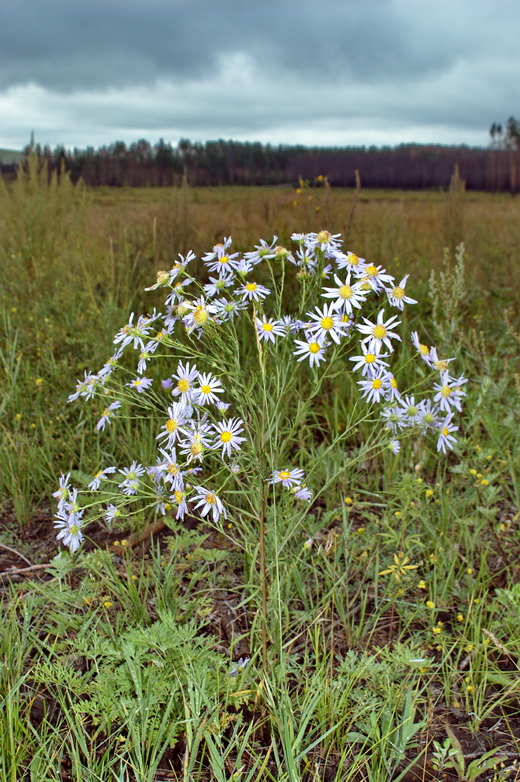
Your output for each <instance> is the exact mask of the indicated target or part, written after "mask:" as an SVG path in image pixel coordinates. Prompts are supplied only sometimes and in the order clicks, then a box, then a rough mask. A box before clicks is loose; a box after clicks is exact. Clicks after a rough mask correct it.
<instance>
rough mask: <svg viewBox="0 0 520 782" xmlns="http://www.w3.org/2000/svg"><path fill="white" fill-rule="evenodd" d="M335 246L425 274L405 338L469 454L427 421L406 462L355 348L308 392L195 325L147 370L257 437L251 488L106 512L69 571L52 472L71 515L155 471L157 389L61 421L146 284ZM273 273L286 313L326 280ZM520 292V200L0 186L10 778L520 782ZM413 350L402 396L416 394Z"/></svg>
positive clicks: (43, 180)
mask: <svg viewBox="0 0 520 782" xmlns="http://www.w3.org/2000/svg"><path fill="white" fill-rule="evenodd" d="M323 229H326V230H327V231H330V232H331V233H332V234H336V233H341V234H342V235H343V237H346V239H345V245H344V249H348V250H350V251H352V252H353V253H356V254H357V255H358V256H360V257H362V258H365V259H367V261H369V262H370V263H371V264H375V265H376V266H379V265H382V266H383V267H384V268H385V269H387V270H388V272H389V273H390V274H392V275H394V277H395V278H396V280H397V281H398V282H399V281H400V280H402V279H403V278H405V275H408V274H409V275H410V277H409V279H408V281H407V282H405V283H401V284H403V285H404V284H406V294H407V295H409V296H411V297H413V299H415V300H417V302H418V303H417V304H415V305H409V306H407V307H406V308H405V310H404V312H400V311H399V310H395V311H394V312H393V314H395V312H397V314H398V315H399V316H400V319H401V320H402V325H403V327H404V328H405V330H406V332H410V331H417V332H418V333H419V335H420V336H421V339H422V341H424V343H426V344H427V346H431V345H435V346H437V347H438V350H439V354H442V355H443V356H446V357H450V358H453V364H450V365H449V366H450V371H451V367H452V366H453V367H454V368H455V369H454V373H455V375H456V376H457V377H461V376H462V375H464V377H465V378H467V380H468V382H467V385H465V386H464V391H465V392H466V396H465V398H464V400H463V407H462V413H458V411H457V415H456V417H455V418H454V419H453V420H454V421H455V423H456V425H457V426H458V427H459V428H458V430H457V431H456V439H457V442H456V444H455V445H454V448H453V450H450V449H448V451H447V453H446V454H444V453H442V452H440V453H439V452H438V449H437V448H436V440H435V439H433V440H432V439H431V438H430V439H428V438H427V437H426V436H425V434H424V431H422V430H420V427H416V428H415V429H414V428H413V427H412V428H410V430H409V433H408V434H407V436H406V437H403V439H402V442H401V448H400V451H399V453H397V454H394V453H392V451H391V450H390V449H389V448H388V431H389V430H388V429H387V428H385V427H384V426H382V424H381V419H380V418H379V412H378V406H377V405H376V404H374V405H372V404H368V403H367V402H366V401H365V400H364V399H361V396H360V389H359V382H358V381H359V379H360V377H359V376H358V375H355V374H354V372H353V371H352V367H351V364H350V362H349V358H351V357H352V356H353V355H355V350H356V348H359V345H358V346H352V348H349V349H348V351H347V353H346V354H345V355H343V354H342V355H340V354H339V352H338V353H334V356H335V358H334V360H333V361H332V362H331V365H330V368H329V369H325V366H326V365H325V364H320V365H319V366H318V367H316V368H313V367H308V362H304V363H302V362H300V363H297V364H296V363H295V362H294V361H293V360H292V358H291V355H292V354H291V353H290V352H287V351H286V353H283V350H282V348H280V350H278V348H275V346H274V343H273V346H271V344H270V343H268V342H267V340H266V341H265V342H263V343H261V342H260V339H259V338H257V339H256V342H255V339H254V338H252V335H253V334H254V331H253V330H252V329H251V331H250V332H248V331H247V328H249V327H250V324H245V325H243V326H237V328H236V329H235V330H234V331H233V339H234V340H235V342H234V343H233V348H231V347H230V344H231V343H227V342H226V339H225V338H223V337H222V336H221V335H220V336H219V331H218V329H216V330H213V331H212V330H211V329H209V330H208V331H207V332H204V330H201V334H202V336H201V337H200V342H197V341H196V340H195V338H191V336H190V334H188V335H187V336H186V337H185V338H183V339H181V338H179V340H178V342H176V343H175V346H176V350H173V351H171V352H170V356H169V358H168V356H166V354H165V356H159V357H158V361H157V371H156V372H155V373H154V371H152V375H153V377H154V379H155V380H154V382H156V383H157V381H158V378H159V377H164V376H165V374H164V373H165V372H166V373H170V374H171V373H172V372H173V371H174V370H175V369H176V367H177V362H178V360H179V358H180V359H182V360H183V361H185V360H190V361H193V357H194V356H196V359H197V362H199V361H200V365H201V366H202V365H203V364H204V362H206V363H207V366H206V367H205V368H204V371H208V367H209V369H210V370H211V371H212V372H213V373H214V374H215V375H218V377H219V378H220V380H221V381H222V385H223V386H224V388H225V391H226V395H225V396H224V397H223V398H225V399H226V401H232V403H233V408H232V410H233V412H232V413H231V412H230V415H233V416H234V415H238V416H239V417H240V420H242V421H243V422H244V421H245V424H244V426H245V431H246V432H247V442H246V443H243V449H244V454H246V455H244V457H243V462H242V465H241V467H240V469H241V470H242V472H239V473H238V474H234V473H233V469H234V467H233V464H231V467H230V468H226V469H227V472H226V471H225V469H224V467H222V466H221V467H219V468H218V471H217V472H216V473H215V475H216V476H217V477H219V479H220V480H221V482H223V483H224V484H225V486H226V491H227V494H226V496H228V495H229V504H228V515H227V518H224V517H223V515H222V514H218V513H214V514H213V515H212V512H208V513H207V515H205V517H204V518H201V517H200V515H199V512H197V511H196V509H193V512H191V511H190V513H188V514H186V515H185V517H184V518H182V517H181V518H180V519H175V518H174V513H173V512H172V509H171V507H170V506H168V504H167V507H166V509H165V510H166V513H165V515H162V514H161V513H158V512H157V509H156V512H152V511H150V509H149V508H150V506H149V505H146V504H145V505H144V506H142V507H140V508H138V509H137V510H134V511H132V512H131V513H130V512H129V513H124V512H123V513H121V514H120V516H119V517H117V516H116V517H115V518H113V519H112V521H111V523H109V522H108V521H107V519H106V517H102V516H97V517H94V516H92V522H91V523H90V524H89V525H88V526H87V527H86V528H85V540H84V541H83V544H82V545H81V546H80V547H79V548H78V550H77V551H76V552H73V553H70V552H69V551H68V550H67V549H65V548H64V547H63V546H62V545H61V544H60V542H59V541H58V540H56V533H57V530H58V529H60V527H59V526H58V528H57V529H55V528H54V526H53V517H54V516H55V514H56V510H57V499H56V498H55V497H53V494H54V493H55V492H56V491H57V489H58V479H59V477H60V475H64V474H68V473H70V474H71V481H72V482H73V484H74V485H75V486H79V487H80V490H82V491H83V490H85V489H86V486H87V484H88V483H89V481H91V480H92V476H94V475H96V474H97V473H98V472H99V471H100V470H101V469H102V468H104V467H107V466H108V465H112V464H114V465H118V467H119V466H123V465H130V464H131V463H132V462H133V461H134V460H137V461H138V462H139V463H141V464H143V465H154V464H155V463H156V457H157V442H156V438H157V432H158V431H159V430H161V427H163V429H162V430H161V431H163V430H164V415H165V411H166V408H167V406H168V405H171V404H172V402H171V397H170V396H169V392H168V391H166V393H165V392H164V391H162V392H161V391H158V392H157V395H156V397H153V398H152V397H150V399H151V400H152V401H150V403H149V405H148V406H147V404H148V403H147V402H146V401H145V400H146V399H147V397H146V395H145V394H143V395H141V394H138V393H137V392H136V393H135V394H134V397H135V398H133V397H131V396H130V394H131V393H134V391H136V389H135V387H134V389H132V388H131V389H130V391H128V390H127V391H125V393H126V395H127V396H126V397H124V400H123V407H122V408H121V410H124V415H122V416H120V417H119V418H118V420H116V421H114V423H113V424H111V425H107V426H106V427H100V429H99V430H96V421H97V420H98V418H99V415H100V413H102V407H101V402H100V401H99V400H98V399H94V400H93V401H85V400H84V399H79V400H76V401H74V402H71V403H67V398H68V397H69V395H71V394H72V393H73V392H74V390H75V389H76V388H77V387H79V386H78V385H77V384H78V379H80V380H81V379H82V378H83V377H84V373H86V372H87V373H88V372H98V370H99V368H100V367H102V366H103V365H104V364H105V362H106V361H107V359H108V358H109V357H110V356H111V354H112V353H113V352H114V345H113V343H112V340H113V338H114V335H115V334H116V333H117V332H118V331H119V330H120V329H121V328H122V327H123V325H124V324H127V323H129V315H130V313H132V312H133V313H135V314H136V318H137V316H138V315H139V314H141V313H143V314H144V313H151V312H152V310H153V308H154V307H157V308H158V309H159V308H161V307H162V306H163V300H164V296H163V295H162V291H161V287H158V288H156V289H154V290H148V291H146V290H145V288H151V287H152V286H154V283H155V281H156V275H157V272H158V271H160V270H169V269H171V268H172V266H173V264H174V263H175V262H176V260H177V258H178V253H182V254H183V255H185V254H186V253H188V251H189V250H193V251H194V253H195V254H196V255H197V257H198V259H197V260H195V261H194V262H193V263H192V267H191V272H190V273H191V274H192V275H193V276H194V277H195V278H196V279H200V280H203V281H204V282H206V281H207V277H208V274H207V270H205V267H204V265H203V263H202V262H201V260H200V257H201V256H202V255H204V253H207V252H209V251H211V249H212V247H213V246H214V245H216V244H217V243H220V242H222V241H223V240H224V237H232V238H233V251H235V252H247V251H251V250H253V248H254V246H255V245H257V244H258V243H259V240H260V239H264V240H266V241H267V242H271V240H272V238H273V236H277V237H278V239H277V244H278V245H281V246H284V247H291V246H292V245H293V244H294V243H292V242H291V235H292V234H293V233H294V232H302V233H307V232H312V231H314V232H319V231H322V230H323ZM270 268H271V267H270ZM280 268H281V267H280V266H277V267H276V268H275V267H274V266H273V268H272V269H271V271H270V274H271V277H269V276H268V274H267V272H266V276H265V277H261V275H260V277H259V279H260V282H261V283H262V284H263V285H269V287H273V288H276V286H277V285H278V286H279V290H280V293H279V303H280V305H283V307H284V308H286V309H287V310H291V311H293V310H294V309H295V308H296V302H297V301H300V298H299V297H301V296H303V294H302V290H306V289H305V285H306V284H308V285H309V286H310V287H309V290H311V288H312V285H311V283H310V282H308V281H307V278H305V279H303V277H305V275H303V276H302V275H300V277H298V274H292V276H290V274H289V272H287V279H285V276H284V275H285V272H281V271H280ZM259 274H260V271H259ZM280 275H281V276H280ZM330 284H333V283H332V277H331V276H330V275H329V278H328V281H327V282H326V283H325V285H330ZM302 286H303V287H302ZM519 291H520V201H519V200H518V197H511V196H508V195H504V194H498V195H493V196H491V195H486V194H481V193H474V192H466V191H465V189H464V186H463V183H462V182H460V181H458V180H457V179H454V180H453V181H452V184H451V187H450V189H449V190H447V191H445V192H440V191H439V192H437V191H435V192H401V191H384V192H383V191H365V190H362V189H357V190H334V189H333V188H330V187H328V186H327V183H325V184H324V186H323V187H310V186H308V185H307V184H306V183H302V187H301V188H299V189H298V191H295V190H294V189H291V188H289V187H287V188H273V189H270V188H263V189H262V188H219V189H212V188H208V189H194V188H190V187H189V186H188V185H186V186H184V187H182V188H177V189H173V190H172V189H167V188H164V189H154V190H149V189H139V190H125V189H120V190H110V189H96V190H87V189H85V188H84V187H82V186H81V185H78V186H73V185H72V184H71V183H70V182H69V180H68V179H67V177H66V176H64V175H63V176H61V177H54V178H52V180H51V181H50V182H49V181H48V177H47V172H46V171H44V170H43V171H39V170H38V165H37V162H36V161H35V160H34V159H33V160H30V161H29V170H28V172H27V173H26V174H25V175H24V176H23V177H21V178H19V180H18V181H17V182H15V183H13V184H12V185H9V186H6V185H2V183H1V182H0V292H1V293H0V296H1V298H0V309H1V312H0V333H1V340H0V414H1V415H0V427H1V433H2V436H1V438H0V503H1V504H0V591H1V596H2V600H1V607H0V611H1V630H0V704H1V708H0V770H1V771H0V777H1V779H2V780H4V779H5V780H6V782H18V781H19V780H31V782H32V781H33V780H34V782H41V781H43V780H57V779H60V780H67V782H68V781H69V780H74V782H76V781H77V782H79V780H81V782H85V781H86V782H108V781H109V780H113V781H114V782H116V780H118V781H121V782H122V781H123V780H129V781H130V780H137V781H138V782H152V780H183V782H191V780H200V781H201V782H202V781H203V780H221V781H222V782H225V781H226V782H227V781H230V780H233V781H234V782H239V781H240V782H246V781H247V782H249V781H251V782H253V780H259V781H260V780H270V781H271V782H283V781H284V780H287V782H299V781H300V780H301V781H302V782H313V781H314V780H316V781H317V780H327V781H330V782H331V781H332V780H336V781H337V782H340V781H341V782H349V781H351V782H361V781H363V782H389V781H390V780H394V781H395V782H397V781H398V780H403V781H404V782H412V780H442V779H445V780H467V781H468V782H472V780H480V781H481V782H483V780H490V781H491V780H493V782H501V781H502V780H504V781H505V780H516V779H520V692H519V689H520V688H519V686H518V681H519V679H518V661H519V657H520V632H519V627H520V585H519V583H518V570H519V564H518V563H519V561H520V559H519V554H520V542H519V522H520V515H519V508H520V496H519V494H520V480H519V471H520V459H519V432H520V428H519V426H518V421H519V420H520V400H519V394H520V367H519V363H518V356H519V341H520V317H519V316H520V294H519ZM311 292H312V291H311ZM309 295H310V294H309ZM301 301H305V297H303V298H302V299H301ZM324 301H325V302H328V300H327V299H322V300H321V301H320V300H318V303H319V304H320V306H323V303H324ZM256 306H257V304H255V308H256ZM258 306H260V305H258ZM284 311H285V309H284ZM256 312H257V310H256V309H255V313H256ZM258 312H260V313H261V307H260V309H259V310H258ZM376 312H377V310H376ZM304 313H305V308H304V309H303V314H304ZM354 314H355V313H354ZM401 316H402V317H401ZM134 323H135V322H134ZM131 326H132V324H130V326H129V328H130V327H131ZM338 328H340V327H338ZM406 332H403V339H402V344H399V351H400V353H399V355H400V358H399V361H400V364H399V375H398V377H399V386H401V382H402V383H403V386H406V388H407V389H408V393H409V394H417V395H418V397H419V396H420V394H421V388H422V384H424V383H426V382H428V373H427V372H426V368H425V366H424V362H421V359H420V356H418V355H416V351H415V349H414V346H413V344H412V341H411V340H410V338H409V336H406V338H405V333H406ZM194 333H195V335H196V334H197V333H198V332H197V331H196V330H195V332H194ZM277 344H278V343H277ZM235 348H236V350H235ZM130 350H131V348H130ZM338 350H339V348H338ZM190 351H191V352H190ZM277 351H278V352H277ZM280 351H281V352H280ZM125 371H130V370H125ZM161 372H162V374H161ZM297 372H298V374H297ZM157 373H159V374H157ZM396 374H397V373H396ZM128 377H129V378H130V377H134V378H135V374H134V375H131V374H129V375H128ZM417 378H419V379H417ZM201 382H202V381H201ZM127 385H131V383H129V384H127ZM134 386H135V384H134ZM154 387H155V386H154ZM459 391H460V389H459V390H457V391H456V393H459ZM161 393H162V396H161ZM407 398H408V399H410V397H407ZM125 400H126V401H125ZM152 402H153V405H152ZM137 403H142V408H143V410H144V413H141V412H139V410H138V408H137V407H135V408H134V407H133V406H132V405H134V404H135V405H137ZM154 405H155V406H154ZM161 409H162V410H163V412H162V413H161V414H159V413H158V412H157V410H161ZM136 411H137V412H136ZM118 412H119V411H118ZM166 431H169V430H167V429H166ZM242 434H244V432H243V431H242ZM255 437H256V438H257V439H254V438H255ZM222 442H223V443H224V442H225V440H223V441H222ZM236 450H237V453H238V450H239V449H238V447H237V449H236ZM224 453H225V447H224V448H223V454H224ZM233 455H236V454H233ZM194 463H195V464H197V461H195V462H194ZM192 466H193V464H192ZM237 469H239V468H237ZM285 469H287V470H288V471H289V472H291V471H293V470H299V469H302V470H304V471H305V473H306V475H307V478H306V480H308V483H309V487H310V488H311V489H312V491H313V492H314V494H313V497H312V498H311V499H310V500H309V501H308V502H307V501H306V502H304V503H303V504H299V505H298V504H296V501H295V500H293V497H291V496H290V492H287V491H285V490H284V489H283V488H282V487H281V486H277V485H271V486H269V489H266V485H267V480H266V478H267V477H268V476H270V475H271V474H272V471H273V470H275V471H276V470H278V471H284V470H285ZM171 474H173V472H172V473H171ZM222 476H224V477H222ZM190 480H191V478H190ZM197 480H199V479H198V478H197V479H196V480H194V481H193V482H194V483H196V482H197ZM200 480H202V479H200ZM223 496H224V495H223ZM107 497H108V495H107ZM130 499H132V498H130ZM121 507H123V506H121ZM206 507H207V509H208V510H209V508H210V506H209V505H207V506H206ZM89 508H90V506H89ZM174 510H175V509H174ZM88 512H89V509H87V515H88Z"/></svg>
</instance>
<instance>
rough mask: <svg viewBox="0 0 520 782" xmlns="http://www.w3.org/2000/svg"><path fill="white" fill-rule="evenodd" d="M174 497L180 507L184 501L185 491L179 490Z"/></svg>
mask: <svg viewBox="0 0 520 782" xmlns="http://www.w3.org/2000/svg"><path fill="white" fill-rule="evenodd" d="M174 497H175V502H177V503H178V504H179V505H180V503H181V502H182V501H183V499H184V492H183V491H179V489H177V491H176V492H174Z"/></svg>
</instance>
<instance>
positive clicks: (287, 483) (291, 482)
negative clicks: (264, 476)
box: [269, 467, 305, 489]
mask: <svg viewBox="0 0 520 782" xmlns="http://www.w3.org/2000/svg"><path fill="white" fill-rule="evenodd" d="M304 475H305V473H304V472H303V470H300V468H299V467H296V468H295V469H294V470H274V471H273V475H272V477H271V478H270V479H269V483H270V484H271V485H273V486H274V485H275V484H276V483H281V484H282V486H284V487H285V488H286V489H290V488H291V487H292V486H296V485H300V484H301V481H302V478H303V477H304Z"/></svg>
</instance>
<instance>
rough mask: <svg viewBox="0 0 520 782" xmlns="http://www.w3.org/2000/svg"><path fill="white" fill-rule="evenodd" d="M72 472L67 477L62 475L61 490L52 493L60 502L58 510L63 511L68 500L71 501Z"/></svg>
mask: <svg viewBox="0 0 520 782" xmlns="http://www.w3.org/2000/svg"><path fill="white" fill-rule="evenodd" d="M69 480H70V472H69V473H67V475H61V476H60V480H59V488H58V490H57V491H55V492H53V493H52V496H53V497H56V498H57V500H58V509H59V510H61V509H62V508H63V506H64V503H65V502H66V500H68V499H69V496H70V490H71V487H70V486H69Z"/></svg>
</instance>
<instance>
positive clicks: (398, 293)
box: [392, 285, 404, 299]
mask: <svg viewBox="0 0 520 782" xmlns="http://www.w3.org/2000/svg"><path fill="white" fill-rule="evenodd" d="M392 296H393V297H394V299H402V298H403V297H404V288H400V287H399V285H398V286H397V287H395V288H394V289H393V290H392Z"/></svg>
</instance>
